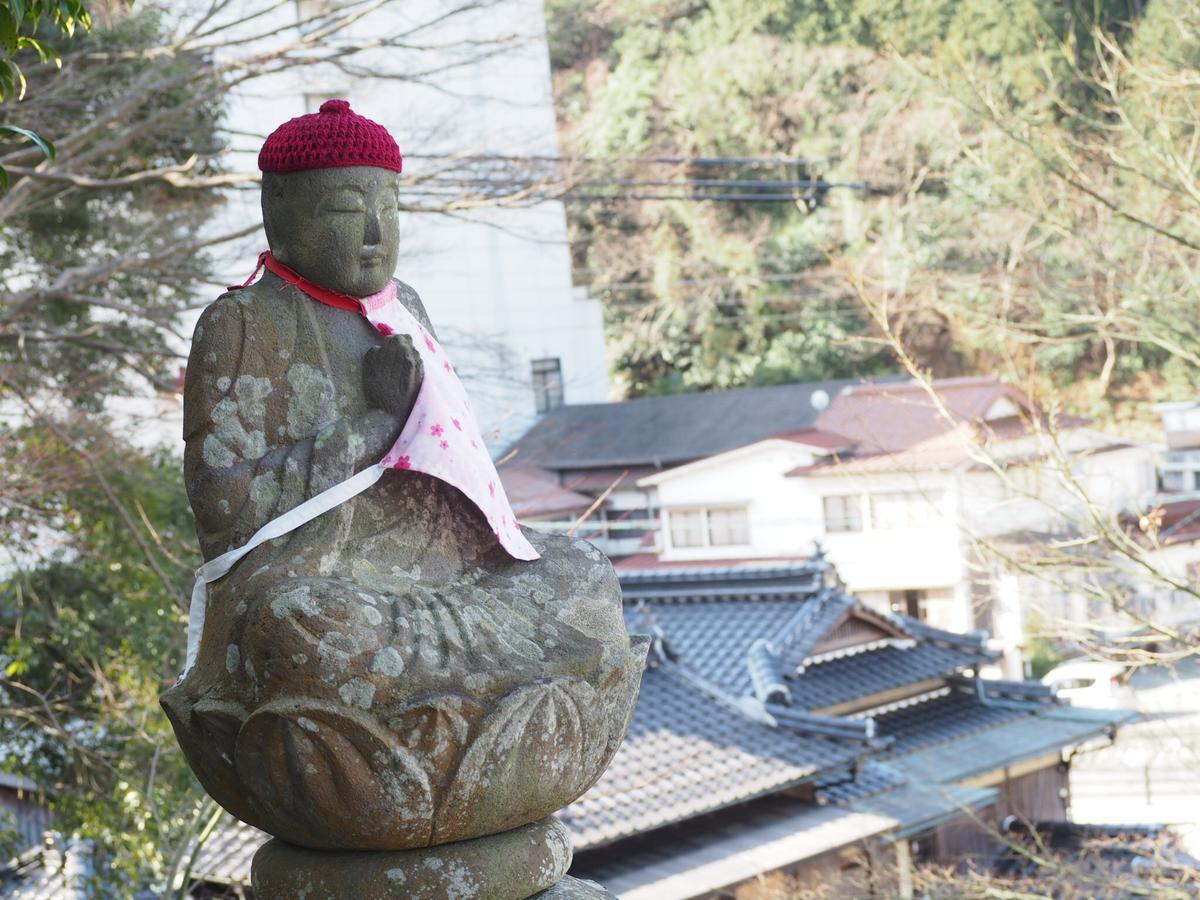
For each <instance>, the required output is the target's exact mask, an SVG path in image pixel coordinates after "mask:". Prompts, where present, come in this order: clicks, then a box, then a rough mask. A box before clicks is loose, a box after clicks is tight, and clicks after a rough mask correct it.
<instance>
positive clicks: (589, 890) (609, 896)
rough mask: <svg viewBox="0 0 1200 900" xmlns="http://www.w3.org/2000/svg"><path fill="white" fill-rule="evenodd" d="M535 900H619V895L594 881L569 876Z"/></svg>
mask: <svg viewBox="0 0 1200 900" xmlns="http://www.w3.org/2000/svg"><path fill="white" fill-rule="evenodd" d="M534 900H617V895H616V894H613V893H611V892H609V891H607V890H605V889H604V888H602V887H601V886H600V885H598V884H596V882H594V881H585V880H583V879H582V878H572V877H571V876H570V875H568V876H566V877H565V878H564V879H563V880H562V881H560V882H559V883H558V884H556V885H555V886H554V887H552V888H550V889H549V890H548V891H542V892H541V893H540V894H538V895H537V896H536V897H535V898H534Z"/></svg>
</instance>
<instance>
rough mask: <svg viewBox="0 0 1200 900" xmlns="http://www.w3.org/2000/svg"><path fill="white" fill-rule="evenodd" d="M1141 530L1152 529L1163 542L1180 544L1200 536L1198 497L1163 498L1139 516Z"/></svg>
mask: <svg viewBox="0 0 1200 900" xmlns="http://www.w3.org/2000/svg"><path fill="white" fill-rule="evenodd" d="M1137 525H1138V528H1139V529H1140V530H1142V531H1146V530H1149V529H1154V530H1156V531H1157V533H1158V540H1159V541H1161V542H1162V543H1164V544H1181V543H1186V542H1188V541H1194V540H1196V539H1197V538H1200V497H1195V496H1191V495H1189V496H1188V497H1186V498H1181V499H1179V500H1164V501H1163V502H1162V503H1159V504H1157V505H1156V506H1155V507H1154V508H1153V509H1151V510H1149V511H1148V512H1146V513H1145V514H1144V515H1142V516H1141V517H1140V520H1139V522H1138V523H1137Z"/></svg>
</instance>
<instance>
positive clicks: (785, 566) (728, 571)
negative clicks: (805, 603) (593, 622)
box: [617, 556, 829, 602]
mask: <svg viewBox="0 0 1200 900" xmlns="http://www.w3.org/2000/svg"><path fill="white" fill-rule="evenodd" d="M622 562H623V563H628V560H623V561H622ZM828 569H829V564H828V563H827V562H825V561H824V560H821V559H814V558H813V557H811V556H803V557H794V558H791V559H737V560H724V561H722V560H697V561H693V562H682V561H681V562H669V563H661V564H659V565H653V566H647V567H646V568H638V567H637V566H634V565H621V566H618V567H617V576H618V577H619V578H620V579H621V588H622V590H623V591H624V594H625V599H626V600H627V601H628V600H660V601H666V600H679V601H683V602H686V601H689V600H701V599H712V598H714V597H732V598H738V599H742V600H752V599H755V598H757V597H768V596H772V595H787V596H805V595H808V594H811V593H813V592H815V591H816V590H818V589H819V588H820V587H821V582H822V579H823V578H824V577H825V573H826V572H827V571H828Z"/></svg>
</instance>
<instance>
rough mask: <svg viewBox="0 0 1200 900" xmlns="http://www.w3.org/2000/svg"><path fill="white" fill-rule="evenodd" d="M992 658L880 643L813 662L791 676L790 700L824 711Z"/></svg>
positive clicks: (939, 647) (923, 644) (949, 649)
mask: <svg viewBox="0 0 1200 900" xmlns="http://www.w3.org/2000/svg"><path fill="white" fill-rule="evenodd" d="M988 658H989V657H988V655H987V654H985V653H983V652H976V653H971V652H969V651H966V650H964V649H959V648H956V647H947V646H943V645H940V644H934V643H929V642H925V641H922V642H920V643H918V644H916V645H915V646H913V647H908V648H902V647H895V646H886V647H877V648H875V649H873V650H870V651H867V652H864V653H856V654H853V655H850V656H842V657H838V658H837V659H830V660H826V661H825V662H820V663H815V664H813V665H810V666H809V667H808V668H807V669H805V670H804V672H803V673H802V674H800V675H797V676H795V677H793V678H790V679H788V687H789V688H790V689H791V692H792V702H793V703H794V704H795V705H796V706H799V707H800V708H802V709H825V708H828V707H831V706H837V705H838V704H842V703H847V702H849V701H852V700H857V699H859V698H861V697H869V696H871V695H873V694H880V693H883V692H884V691H889V690H893V689H895V688H902V687H904V686H906V685H910V684H916V683H917V682H920V681H924V680H928V679H932V678H940V677H943V676H946V675H950V674H953V673H955V672H958V671H960V670H962V669H964V668H967V667H968V666H977V665H979V664H980V663H981V662H983V661H985V660H987V659H988Z"/></svg>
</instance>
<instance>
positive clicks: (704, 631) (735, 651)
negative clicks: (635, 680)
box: [625, 594, 809, 694]
mask: <svg viewBox="0 0 1200 900" xmlns="http://www.w3.org/2000/svg"><path fill="white" fill-rule="evenodd" d="M808 597H809V595H808V594H794V595H787V596H779V597H770V598H765V599H762V600H748V599H736V600H719V599H713V598H705V599H701V600H695V601H693V602H691V603H674V602H668V603H652V602H647V603H645V605H644V606H643V605H640V604H637V603H635V604H633V605H629V604H626V607H625V621H626V623H627V624H628V626H629V629H630V631H636V632H639V633H641V634H651V633H653V631H652V628H653V626H657V627H658V628H660V629H662V632H663V634H665V635H666V639H667V644H668V646H669V647H670V649H671V651H672V652H674V653H675V654H677V655H678V658H679V662H681V663H682V664H684V665H686V666H687V667H688V668H689V669H690V670H691V671H693V672H696V673H697V674H698V675H700V676H701V677H703V678H705V679H707V680H709V681H712V682H715V683H717V684H719V685H721V686H722V687H723V688H725V689H726V690H728V691H732V692H733V693H735V694H748V693H750V692H751V690H752V689H753V686H752V685H751V682H750V670H749V669H748V668H747V667H746V655H747V654H748V653H749V652H750V647H751V646H753V644H754V642H755V641H756V640H758V639H759V638H761V637H770V636H771V635H775V634H778V633H779V632H781V631H782V629H783V628H784V626H785V625H787V624H788V623H789V622H791V621H792V619H793V617H794V616H795V614H796V611H797V608H798V607H799V605H800V604H802V603H804V602H806V600H807V599H808Z"/></svg>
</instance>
